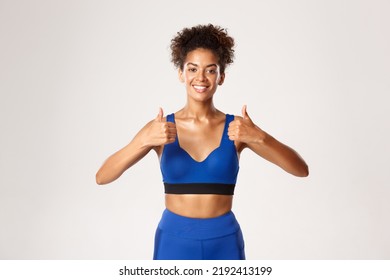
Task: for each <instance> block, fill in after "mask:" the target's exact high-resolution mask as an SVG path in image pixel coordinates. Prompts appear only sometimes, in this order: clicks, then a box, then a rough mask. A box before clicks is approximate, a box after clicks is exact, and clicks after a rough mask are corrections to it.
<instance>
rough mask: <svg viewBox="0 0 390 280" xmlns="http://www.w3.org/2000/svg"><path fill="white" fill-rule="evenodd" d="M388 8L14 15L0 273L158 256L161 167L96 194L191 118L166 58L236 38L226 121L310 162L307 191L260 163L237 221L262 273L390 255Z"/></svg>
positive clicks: (8, 52) (66, 9)
mask: <svg viewBox="0 0 390 280" xmlns="http://www.w3.org/2000/svg"><path fill="white" fill-rule="evenodd" d="M389 14H390V2H389V1H385V0H384V1H378V0H374V1H354V0H337V1H336V0H331V1H329V0H327V1H325V0H324V1H309V0H299V1H289V0H284V1H271V0H269V1H257V0H253V1H226V0H214V1H204V0H197V1H192V2H190V1H179V0H175V1H150V0H146V1H124V0H123V1H103V0H102V1H92V0H91V1H87V0H77V1H76V0H71V1H49V0H37V1H27V0H24V1H17V0H16V1H15V0H12V1H6V0H0V93H1V99H0V125H1V126H0V133H1V137H0V151H1V154H0V174H1V176H0V227H1V229H0V258H1V259H151V258H152V254H153V239H154V232H155V229H156V226H157V223H158V221H159V219H160V216H161V213H162V211H163V209H164V195H163V184H162V178H161V173H160V170H159V162H158V159H157V156H156V155H155V153H154V152H151V153H149V154H148V155H147V156H146V157H145V158H144V159H143V160H142V161H141V162H139V163H138V164H137V165H135V166H134V167H132V168H131V169H130V170H128V171H127V172H126V173H124V174H123V176H122V177H120V178H119V179H118V180H116V181H115V182H113V183H111V184H109V185H106V186H98V185H96V183H95V174H96V172H97V170H98V169H99V167H100V166H101V164H102V163H103V162H104V160H105V159H106V158H107V157H108V156H109V155H111V154H112V153H114V152H115V151H117V150H118V149H120V148H122V147H123V146H125V145H126V144H127V143H129V141H131V139H132V138H133V136H134V135H135V134H136V133H137V132H138V130H139V129H140V128H142V127H143V126H144V125H145V124H146V123H147V122H148V121H149V120H151V119H153V118H155V116H156V115H157V113H158V108H159V107H160V106H161V107H162V108H163V109H164V113H165V114H168V113H171V112H175V111H177V110H179V109H180V108H181V107H182V106H183V105H184V104H185V101H186V99H185V89H184V86H183V85H182V84H181V83H180V82H179V81H178V78H177V71H176V69H174V67H173V65H172V64H171V63H170V52H169V45H170V40H171V38H172V37H173V36H175V34H176V32H178V31H179V30H181V29H182V28H183V27H190V26H193V25H196V24H207V23H213V24H217V25H221V26H222V27H225V28H227V29H228V32H229V34H230V35H231V36H233V37H234V38H235V40H236V48H235V50H236V51H235V54H236V60H235V62H234V64H233V65H232V66H231V67H230V68H228V69H227V73H226V80H225V83H224V85H223V86H222V87H220V88H219V90H218V91H217V93H216V96H215V104H216V106H217V107H218V108H219V109H220V110H222V111H224V112H226V113H230V114H236V115H240V114H241V107H242V105H244V104H247V105H248V113H249V115H250V116H251V117H252V119H253V120H254V122H255V123H256V124H257V125H258V126H260V127H261V128H262V129H264V130H265V131H267V132H268V133H270V134H271V135H273V136H274V137H275V138H277V139H278V140H280V141H281V142H283V143H286V144H287V145H289V146H291V147H292V148H294V149H295V150H297V151H298V152H299V153H300V154H301V155H302V157H303V158H304V159H305V160H306V162H307V163H308V164H309V167H310V176H309V177H307V178H297V177H294V176H292V175H290V174H288V173H286V172H284V171H283V170H282V169H280V168H279V167H277V166H275V165H273V164H272V163H269V162H267V161H265V160H264V159H262V158H260V157H258V156H257V155H255V154H254V153H252V152H250V151H249V150H246V151H244V152H243V154H242V155H241V162H240V165H241V167H240V168H241V169H240V174H239V177H238V183H237V186H236V193H235V200H234V207H233V211H234V212H235V214H236V216H237V218H238V220H239V222H240V224H241V227H242V230H243V233H244V238H245V243H246V254H247V258H248V259H389V258H390V239H389V236H390V223H389V221H390V203H389V199H390V190H389V180H390V176H389V174H390V173H389V156H390V148H389V143H390V126H389V119H390V114H389V110H388V106H389V104H390V102H389V101H390V100H389V99H390V98H389V93H390V79H389V78H390V68H389V65H390V52H389V50H390V37H389V34H390V17H389Z"/></svg>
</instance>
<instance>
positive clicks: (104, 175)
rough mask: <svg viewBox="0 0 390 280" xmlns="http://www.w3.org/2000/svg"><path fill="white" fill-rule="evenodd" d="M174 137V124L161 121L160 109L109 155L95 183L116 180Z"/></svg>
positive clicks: (101, 183) (100, 183) (161, 113)
mask: <svg viewBox="0 0 390 280" xmlns="http://www.w3.org/2000/svg"><path fill="white" fill-rule="evenodd" d="M175 137H176V126H175V124H174V123H169V122H164V121H163V111H162V109H161V108H160V111H159V114H158V116H157V117H156V119H154V120H152V121H150V122H149V123H148V124H146V125H145V126H144V127H143V128H142V129H141V130H140V131H139V132H138V133H137V135H136V136H135V137H134V139H133V140H132V141H131V142H130V143H129V144H128V145H126V146H125V147H123V148H122V149H120V150H119V151H117V152H116V153H114V154H113V155H111V156H110V157H109V158H108V159H107V160H106V161H105V162H104V163H103V165H102V167H100V169H99V171H98V172H97V173H96V183H97V184H99V185H104V184H108V183H111V182H112V181H114V180H116V179H118V178H119V177H120V176H121V175H122V174H123V172H125V171H126V170H127V169H129V168H130V167H131V166H133V165H134V164H135V163H137V162H138V161H139V160H141V159H142V158H143V157H144V156H145V155H146V154H148V153H149V152H150V150H151V149H156V148H157V147H160V146H162V145H165V144H168V143H172V142H174V141H175Z"/></svg>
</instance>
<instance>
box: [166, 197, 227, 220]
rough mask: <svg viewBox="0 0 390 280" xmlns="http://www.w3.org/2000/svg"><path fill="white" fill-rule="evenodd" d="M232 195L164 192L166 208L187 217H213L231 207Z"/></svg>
mask: <svg viewBox="0 0 390 280" xmlns="http://www.w3.org/2000/svg"><path fill="white" fill-rule="evenodd" d="M232 203H233V196H232V195H219V194H166V195H165V206H166V208H167V209H168V210H169V211H171V212H173V213H175V214H178V215H181V216H185V217H189V218H214V217H218V216H221V215H223V214H225V213H227V212H229V211H230V210H231V209H232Z"/></svg>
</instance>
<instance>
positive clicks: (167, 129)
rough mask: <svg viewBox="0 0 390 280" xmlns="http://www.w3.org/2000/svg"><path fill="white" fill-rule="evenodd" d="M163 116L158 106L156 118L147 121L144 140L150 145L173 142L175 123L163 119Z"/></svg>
mask: <svg viewBox="0 0 390 280" xmlns="http://www.w3.org/2000/svg"><path fill="white" fill-rule="evenodd" d="M163 116H164V113H163V110H162V109H161V108H160V109H159V112H158V114H157V116H156V118H155V119H154V120H152V121H151V122H150V123H149V126H148V129H147V133H146V137H147V138H148V139H147V141H146V142H147V143H148V145H150V146H152V147H156V146H161V145H165V144H169V143H173V142H175V139H176V125H175V124H174V123H172V122H166V121H164V118H163Z"/></svg>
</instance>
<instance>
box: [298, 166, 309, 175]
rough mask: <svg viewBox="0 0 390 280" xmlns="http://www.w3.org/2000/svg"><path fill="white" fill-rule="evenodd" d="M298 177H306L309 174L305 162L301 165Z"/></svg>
mask: <svg viewBox="0 0 390 280" xmlns="http://www.w3.org/2000/svg"><path fill="white" fill-rule="evenodd" d="M298 176H299V177H307V176H309V166H308V165H307V164H305V165H304V166H303V167H302V170H301V171H300V173H299V175H298Z"/></svg>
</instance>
